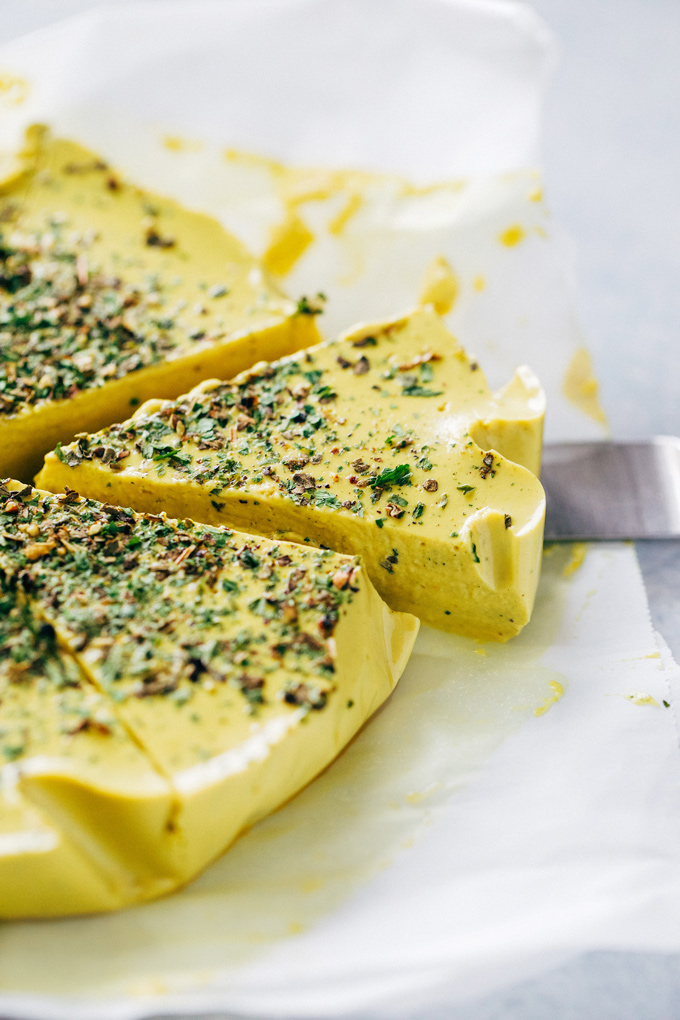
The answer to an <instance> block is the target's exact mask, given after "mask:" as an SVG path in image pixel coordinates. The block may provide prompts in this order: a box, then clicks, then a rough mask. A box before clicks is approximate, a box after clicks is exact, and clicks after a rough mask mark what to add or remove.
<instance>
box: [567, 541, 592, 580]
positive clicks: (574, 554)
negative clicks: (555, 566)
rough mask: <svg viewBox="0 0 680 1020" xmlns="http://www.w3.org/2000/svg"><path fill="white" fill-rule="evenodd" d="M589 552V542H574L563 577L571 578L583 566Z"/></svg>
mask: <svg viewBox="0 0 680 1020" xmlns="http://www.w3.org/2000/svg"><path fill="white" fill-rule="evenodd" d="M587 552H588V543H587V542H574V543H573V544H572V546H571V549H570V555H569V560H568V562H567V563H566V564H565V567H564V569H563V571H562V576H563V577H571V576H572V574H575V573H576V571H577V570H579V569H580V568H581V567H582V566H583V562H584V560H585V558H586V554H587Z"/></svg>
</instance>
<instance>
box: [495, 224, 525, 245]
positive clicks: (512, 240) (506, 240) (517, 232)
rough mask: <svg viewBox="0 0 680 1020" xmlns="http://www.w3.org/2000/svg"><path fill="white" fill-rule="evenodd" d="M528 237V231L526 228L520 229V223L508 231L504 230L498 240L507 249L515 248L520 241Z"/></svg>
mask: <svg viewBox="0 0 680 1020" xmlns="http://www.w3.org/2000/svg"><path fill="white" fill-rule="evenodd" d="M525 237H526V231H525V230H524V227H520V225H519V223H514V224H513V225H512V226H511V227H508V228H507V230H504V231H503V233H502V234H499V235H498V240H499V241H500V243H501V244H504V245H505V247H506V248H514V247H515V245H518V244H519V243H520V241H523V240H524V238H525Z"/></svg>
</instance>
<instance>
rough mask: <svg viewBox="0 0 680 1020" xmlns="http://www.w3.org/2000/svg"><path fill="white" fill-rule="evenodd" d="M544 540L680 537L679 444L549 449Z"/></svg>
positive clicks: (659, 441) (668, 439) (658, 440)
mask: <svg viewBox="0 0 680 1020" xmlns="http://www.w3.org/2000/svg"><path fill="white" fill-rule="evenodd" d="M541 482H542V483H543V486H544V488H545V490H546V498H547V514H546V522H545V538H546V541H560V540H562V541H568V540H587V539H592V540H594V541H606V540H608V539H611V540H616V539H619V540H620V539H627V538H635V539H645V538H680V439H676V438H675V437H674V436H654V438H652V439H645V440H640V441H633V442H592V443H554V444H548V445H546V446H545V448H544V451H543V467H542V469H541Z"/></svg>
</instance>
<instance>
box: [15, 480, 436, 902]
mask: <svg viewBox="0 0 680 1020" xmlns="http://www.w3.org/2000/svg"><path fill="white" fill-rule="evenodd" d="M9 488H10V489H11V490H12V492H19V491H20V490H21V488H22V487H21V485H19V484H18V483H9ZM74 499H75V498H74V497H54V496H51V495H49V494H46V493H41V492H40V491H39V490H33V492H32V493H30V494H24V495H22V496H17V497H16V499H15V500H12V499H9V501H8V500H7V499H6V498H0V514H2V513H3V511H4V510H5V508H6V507H8V509H7V512H6V513H5V514H4V518H3V519H4V520H5V525H4V528H5V534H11V535H12V536H16V537H15V538H14V539H13V540H9V539H5V542H4V544H0V566H1V567H2V575H3V577H4V578H6V579H11V578H16V579H18V581H19V583H18V584H17V585H16V586H14V585H10V587H9V588H7V590H6V591H5V598H7V597H9V598H10V600H11V599H14V602H13V603H12V605H13V608H11V610H10V611H9V616H6V618H5V621H4V624H3V625H4V626H9V627H10V630H11V633H10V634H9V638H8V639H7V640H6V642H5V644H4V646H3V648H2V650H0V917H4V918H8V917H36V916H51V915H58V914H68V913H82V912H91V911H101V910H112V909H116V908H118V907H121V906H125V905H129V904H132V903H137V902H142V901H145V900H148V899H151V898H154V897H157V896H159V895H162V894H164V893H167V892H169V891H171V890H172V889H175V888H177V887H178V886H180V885H182V884H184V883H185V882H187V881H189V880H190V879H191V878H192V877H193V876H194V875H195V874H196V873H197V872H198V871H200V870H201V869H203V868H204V867H205V866H206V865H207V864H208V863H210V861H211V860H213V859H214V858H215V857H216V856H218V855H219V854H220V853H222V852H223V851H224V849H225V848H226V847H227V846H228V845H229V844H230V843H231V842H233V840H234V839H236V838H237V836H238V835H239V834H240V833H242V832H243V831H244V830H245V829H247V828H248V827H250V826H251V825H253V824H254V823H255V822H256V821H258V820H259V819H260V818H262V817H263V816H264V815H266V814H268V813H269V812H271V811H273V810H274V809H276V808H277V807H278V806H280V805H281V804H282V803H283V802H285V801H286V800H288V799H289V798H290V797H291V796H293V795H294V794H295V793H296V792H297V791H298V790H299V789H300V788H301V787H303V786H304V785H306V784H307V783H308V782H309V781H310V780H311V779H312V778H314V776H315V775H316V774H317V773H318V772H320V771H321V770H322V769H323V768H324V767H325V766H326V765H328V763H329V762H331V761H332V760H333V758H335V757H336V755H337V754H338V753H339V752H340V751H341V750H342V748H343V747H344V745H345V744H346V743H347V742H348V741H349V740H350V739H351V737H352V736H353V735H354V734H355V733H356V732H357V730H358V729H359V728H360V727H361V726H362V725H363V723H364V722H365V721H366V719H367V718H368V717H369V716H370V715H371V714H372V713H373V712H374V711H375V709H376V708H377V707H378V706H379V705H380V704H381V703H382V702H383V701H384V699H385V698H386V697H387V696H388V695H389V693H390V692H391V690H392V689H393V687H394V685H395V683H396V681H397V679H398V678H399V676H400V674H401V672H402V671H403V669H404V666H405V664H406V661H407V659H408V656H409V654H410V651H411V648H412V646H413V643H414V641H415V637H416V634H417V630H418V621H417V620H415V619H413V618H412V617H409V616H406V615H404V614H395V613H393V612H391V611H390V610H389V609H388V608H387V607H386V606H385V605H384V603H383V602H382V601H381V600H380V598H379V597H378V595H377V594H376V592H375V590H374V589H373V587H372V585H371V584H370V581H369V580H368V578H367V576H366V574H365V571H364V569H363V567H362V566H361V565H360V564H359V563H358V562H357V561H356V559H354V558H350V557H346V556H338V555H336V554H333V553H330V552H323V551H320V550H317V549H309V548H302V547H299V546H295V545H291V544H288V543H282V542H277V543H272V542H269V541H267V540H266V539H262V538H257V539H254V538H252V537H251V536H248V535H244V534H239V533H235V532H226V533H225V532H224V529H214V528H204V527H201V526H194V525H193V524H192V523H189V524H186V525H184V524H181V523H177V522H173V521H167V522H166V518H165V517H164V516H163V517H160V518H154V519H153V520H152V521H151V522H149V523H147V522H145V521H143V520H140V519H139V518H135V519H134V521H132V523H131V525H130V527H127V526H126V527H127V530H126V531H125V535H124V540H123V541H122V542H121V547H120V548H118V551H117V552H116V551H115V547H116V546H117V543H118V542H119V539H117V538H116V534H115V528H114V525H115V522H116V521H120V518H119V517H117V516H116V514H118V513H119V512H118V511H116V509H115V508H106V507H101V506H100V505H98V504H95V503H94V502H92V501H90V502H88V501H84V500H77V499H75V502H74ZM17 505H18V509H17ZM83 522H84V523H83ZM111 522H113V524H112V523H111ZM116 527H118V528H120V524H119V525H116ZM112 528H113V531H112ZM152 528H156V529H158V534H159V535H161V538H160V539H159V540H158V541H156V540H155V538H154V539H153V541H152V544H151V545H150V546H149V547H148V548H146V547H144V546H143V545H142V546H140V544H139V542H137V539H136V536H137V537H138V536H140V535H141V536H142V537H143V538H145V540H146V538H148V535H149V534H150V530H149V529H152ZM109 532H110V534H109ZM119 533H120V532H119ZM154 534H155V532H154ZM49 536H52V537H51V538H50V537H49ZM163 536H167V537H163ZM177 536H179V537H177ZM133 539H134V540H135V541H133ZM180 540H181V543H183V544H180V545H179V546H177V548H178V549H182V550H183V551H184V554H185V555H184V557H183V558H178V556H177V555H176V552H175V546H174V544H173V543H175V542H176V541H180ZM218 540H219V542H220V543H222V544H221V545H220V547H219V548H220V550H221V551H220V553H219V556H218V558H217V560H216V561H214V560H213V561H211V563H212V565H208V566H206V567H205V568H203V567H202V564H203V563H204V562H205V563H206V564H207V563H208V560H205V559H204V558H201V550H202V549H204V548H205V549H207V550H209V549H210V548H211V545H210V543H214V542H216V541H218ZM188 542H191V545H188V544H187V543H188ZM93 543H94V544H93ZM97 543H100V544H97ZM48 546H52V548H47V547H48ZM135 549H136V550H137V551H136V552H135V553H134V556H133V559H134V562H132V561H127V560H126V566H125V567H124V568H123V567H122V566H121V567H120V568H119V567H118V566H117V565H116V564H117V563H118V560H116V556H118V557H119V558H125V557H127V556H128V555H129V554H130V552H131V551H134V550H135ZM97 550H99V552H97ZM140 550H141V551H140ZM197 550H198V552H197ZM244 550H247V552H248V555H249V556H250V557H256V559H257V563H255V564H254V565H253V561H252V559H251V560H249V561H247V562H246V561H245V560H244V559H243V557H244ZM102 557H106V558H105V559H102ZM192 557H198V558H194V559H192ZM98 562H99V563H101V569H100V570H99V571H98V570H97V564H98ZM112 564H113V565H112ZM216 564H217V565H216ZM107 572H108V574H107ZM100 574H101V575H102V576H101V577H100ZM105 574H106V575H107V576H108V577H110V578H111V580H110V581H106V579H105V578H104V579H102V578H103V577H104V575H105ZM26 575H27V576H29V577H30V578H31V579H32V580H29V581H28V582H25V581H23V580H22V578H23V577H24V576H26ZM145 579H146V580H145ZM114 582H115V583H114ZM3 583H4V582H3ZM97 586H99V588H103V590H104V591H108V592H109V593H110V595H109V596H106V595H104V596H101V595H100V596H99V597H98V598H97V601H96V602H93V601H92V597H93V596H92V592H93V591H94V592H96V591H98V590H99V588H98V587H97ZM131 586H132V587H131ZM3 590H4V589H3ZM119 590H120V591H122V592H124V593H127V594H125V600H126V601H125V603H118V602H117V598H118V596H117V594H116V593H117V592H118V591H119ZM281 591H283V592H290V593H291V594H290V596H289V597H288V602H290V603H293V602H295V604H296V606H297V609H296V614H297V615H296V616H295V619H293V620H291V621H288V620H286V619H284V620H283V621H282V618H281V612H282V610H281V608H280V607H281V605H282V603H281V596H280V595H277V598H278V601H275V600H273V593H279V592H281ZM324 591H329V592H340V591H342V597H341V596H340V595H338V596H337V599H340V602H339V603H338V604H339V609H338V619H337V623H335V625H334V627H332V628H331V631H332V636H330V637H327V638H326V637H324V635H325V634H327V633H329V631H328V630H320V629H319V628H320V627H321V623H322V622H323V621H322V620H321V618H322V615H323V614H324V613H325V612H327V609H325V608H324V607H325V606H326V604H329V605H330V604H335V603H334V602H333V600H331V602H330V603H327V600H326V596H324V594H323V593H324ZM8 592H9V596H8V595H7V593H8ZM134 592H137V594H136V595H134V594H133V595H131V594H130V593H134ZM12 593H13V594H12ZM55 593H56V594H58V597H57V599H56V601H55V599H54V595H55ZM268 597H269V598H268ZM337 599H336V601H337ZM295 600H297V601H295ZM325 600H326V601H325ZM7 604H8V603H7V602H5V603H3V605H4V607H5V610H6V609H7ZM287 604H288V603H286V605H287ZM89 605H91V606H92V612H91V613H89V612H86V613H83V606H89ZM121 605H123V606H124V605H129V606H130V607H131V612H130V613H128V614H127V615H126V616H125V619H126V620H127V621H128V622H126V623H124V626H123V628H122V629H116V627H117V625H116V627H114V628H113V629H111V628H112V626H113V625H112V624H109V623H108V622H107V621H109V620H114V621H115V620H118V619H119V617H118V616H117V615H116V614H117V613H118V612H119V610H120V608H121ZM163 605H165V609H164V608H163ZM270 607H271V608H270ZM159 612H160V613H161V615H162V618H163V619H164V620H165V621H166V624H167V625H163V626H162V627H158V626H156V627H155V629H154V630H153V632H152V633H151V632H149V633H146V632H145V631H144V620H145V618H146V616H147V615H149V614H151V616H154V614H156V616H154V619H156V618H157V615H158V613H159ZM27 613H28V615H29V616H30V620H34V621H35V624H34V625H35V626H38V624H40V623H41V621H42V626H43V627H47V628H48V633H56V637H57V640H58V642H59V644H58V647H56V648H55V649H54V650H53V651H50V652H49V654H48V655H47V656H46V657H45V659H44V661H42V660H41V662H40V664H39V665H34V666H32V667H30V668H29V667H28V666H27V664H26V663H24V662H23V661H22V660H21V657H19V658H18V659H17V656H16V655H15V656H13V655H12V647H13V642H14V638H13V637H12V634H13V633H15V632H17V633H18V629H19V627H20V625H21V624H22V622H25V620H26V614H27ZM22 614H23V615H22ZM97 614H99V615H98V616H97ZM261 614H264V615H261ZM14 617H16V626H14ZM93 619H98V623H97V626H96V627H95V628H94V630H91V629H89V628H90V623H91V621H92V620H93ZM320 621H321V622H320ZM51 628H53V630H52V629H51ZM246 633H247V634H249V635H250V638H249V641H250V643H248V642H247V641H246V643H245V644H244V640H245V639H244V636H243V635H244V634H246ZM315 635H316V637H315ZM284 638H285V640H286V642H288V644H289V645H290V647H291V648H294V647H295V648H297V647H298V646H297V645H296V644H295V642H297V641H298V640H299V641H301V642H302V644H301V645H300V648H301V650H300V651H299V652H295V656H297V658H295V656H293V659H291V658H290V656H291V655H293V653H292V652H289V651H287V650H286V648H287V645H286V644H285V643H284V644H283V645H278V644H277V642H280V641H281V640H283V639H284ZM303 639H304V640H303ZM140 642H141V644H140ZM272 642H273V645H272V644H271V643H272ZM310 642H311V644H310ZM274 646H275V647H274ZM144 647H148V652H147V653H146V656H147V657H146V658H143V659H142V661H141V664H142V672H140V660H139V655H138V654H137V653H136V651H135V650H136V649H139V650H140V651H143V648H144ZM187 648H189V649H191V651H190V652H186V651H185V650H186V649H187ZM222 648H223V649H224V651H221V650H220V649H222ZM239 648H242V649H245V650H244V651H238V649H239ZM310 648H311V649H312V651H311V652H309V651H305V649H310ZM215 649H217V651H215ZM277 649H278V650H277ZM183 650H184V651H183ZM310 655H311V658H310ZM187 656H190V657H189V658H187ZM210 656H212V658H210ZM319 656H323V657H324V659H323V661H324V662H327V663H328V664H330V666H329V668H330V667H332V671H328V670H327V669H326V667H324V668H323V670H322V671H321V673H320V672H319V668H320V667H319V666H318V665H317V663H318V662H320V661H321V660H320V658H319ZM201 658H202V659H203V660H204V661H206V662H208V664H209V666H208V668H204V667H201V669H199V671H198V674H196V673H195V671H194V672H192V671H191V669H189V667H190V666H191V664H192V663H194V662H197V661H200V660H201ZM144 661H149V662H150V667H149V668H151V669H152V670H153V672H152V675H150V676H146V677H145V678H144V679H140V678H141V677H144V672H143V663H144ZM182 663H184V664H185V665H184V666H182V665H181V664H182ZM187 664H188V665H187ZM173 669H174V670H175V675H174V681H173V683H171V684H170V686H169V689H168V691H167V692H158V693H153V694H151V693H150V694H148V695H146V696H143V697H140V696H139V692H140V690H143V686H144V684H146V683H147V682H149V681H152V680H156V681H158V680H163V682H165V680H167V678H168V676H169V675H170V674H171V673H172V670H173ZM187 669H189V671H188V672H187ZM177 670H179V672H177ZM242 671H244V672H245V675H247V676H251V677H252V676H254V675H257V676H259V677H260V678H262V679H263V687H262V689H263V691H264V699H263V700H262V702H261V703H260V702H257V700H255V701H251V700H250V699H247V698H245V697H244V694H243V692H242V690H241V689H239V687H238V684H236V686H235V685H234V683H233V682H232V680H233V679H236V680H238V677H239V675H240V674H241V672H242ZM320 676H321V679H320ZM164 678H165V679H164ZM299 683H303V684H305V685H306V688H305V690H306V689H309V690H316V689H317V688H318V690H322V691H323V692H324V697H325V704H322V706H321V707H319V708H314V707H311V706H310V704H309V703H306V702H305V701H304V700H301V701H297V702H293V703H289V702H288V701H286V700H285V699H284V698H283V697H282V695H283V694H284V693H285V691H286V690H288V689H289V688H290V685H291V684H293V685H296V684H299ZM295 689H297V688H295Z"/></svg>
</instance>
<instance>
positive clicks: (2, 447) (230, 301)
mask: <svg viewBox="0 0 680 1020" xmlns="http://www.w3.org/2000/svg"><path fill="white" fill-rule="evenodd" d="M0 170H3V168H0ZM0 212H2V218H3V222H1V223H0V234H1V235H2V237H3V238H6V239H9V240H11V241H13V242H14V243H16V244H18V245H20V246H22V247H25V248H30V247H31V245H32V244H34V243H37V244H38V245H39V246H40V248H41V250H42V254H41V255H40V256H39V257H36V256H35V255H34V256H32V257H33V258H35V259H36V262H35V264H36V265H37V268H38V270H39V271H41V272H42V271H47V273H48V275H49V273H50V272H51V268H50V266H51V265H52V263H53V261H54V258H53V256H54V252H55V251H56V250H57V249H56V247H55V246H58V247H59V250H60V251H64V250H66V251H68V252H72V253H73V255H74V256H76V257H77V259H78V261H76V262H74V269H73V272H80V273H81V274H82V273H84V274H85V279H86V280H87V278H88V277H89V278H90V279H94V278H97V277H99V278H102V277H103V278H107V279H114V278H118V279H120V280H122V282H123V285H124V286H125V287H127V288H138V290H139V293H140V300H139V301H138V303H137V304H136V305H135V307H134V308H132V309H129V310H128V311H127V313H126V314H125V315H124V321H125V322H126V323H129V325H130V329H131V330H132V331H133V333H135V335H136V337H137V340H138V341H139V343H137V341H136V342H135V346H133V347H131V348H130V349H129V350H128V351H126V354H134V351H135V350H138V349H140V348H143V347H144V341H145V340H148V338H149V334H150V333H154V332H156V333H157V334H158V333H160V334H161V335H162V336H163V337H164V338H166V337H167V339H168V343H169V349H168V351H167V353H166V355H165V356H164V357H163V358H161V359H160V360H156V361H155V362H153V363H146V362H145V363H144V364H143V366H142V367H130V366H131V362H130V363H129V365H128V367H129V370H127V368H123V369H121V371H120V372H119V374H118V377H116V375H115V374H114V375H113V376H112V375H106V374H102V373H100V372H99V371H97V372H95V375H94V377H93V378H92V379H90V381H89V382H88V385H87V387H86V388H82V389H80V391H79V392H77V393H75V394H72V395H71V396H70V397H69V398H68V399H63V398H60V399H53V398H52V397H51V396H50V394H49V393H46V394H44V395H41V396H40V397H39V398H38V399H35V398H32V399H31V400H27V402H26V403H24V404H23V405H22V406H21V407H19V408H13V409H11V412H9V411H7V410H6V409H5V410H3V405H2V404H1V403H0V477H1V476H3V475H10V476H13V477H18V478H22V479H24V480H29V479H30V477H32V475H33V474H34V473H35V471H37V470H38V468H39V466H40V463H41V461H42V457H43V455H44V454H45V452H46V451H47V450H49V449H52V448H53V447H54V446H55V445H56V443H57V442H58V441H62V442H64V441H69V440H70V439H72V438H73V436H74V435H75V434H76V433H77V432H79V431H82V430H85V429H87V430H94V429H97V428H100V427H102V426H103V425H105V424H108V423H109V422H112V421H118V420H120V419H122V418H125V417H126V416H127V415H128V414H129V413H130V412H131V409H132V408H134V407H135V406H137V405H138V404H139V403H140V402H142V401H144V400H146V399H148V398H149V397H158V396H163V397H173V396H176V395H177V394H179V393H182V392H184V391H185V390H186V389H187V387H188V386H190V385H193V384H194V383H197V382H199V381H200V380H202V379H206V378H209V377H210V376H214V375H220V376H222V377H226V376H229V375H233V374H234V373H236V372H240V371H242V370H243V369H245V368H246V367H248V366H249V365H252V364H253V363H254V362H255V361H257V360H259V359H261V358H275V357H281V356H282V355H284V354H287V353H290V352H291V351H295V350H298V349H300V348H301V347H305V346H307V345H309V344H310V343H315V342H316V341H317V340H318V338H319V337H318V333H317V331H316V328H315V324H314V319H313V317H312V316H309V315H298V314H296V305H295V303H293V302H291V301H289V300H288V299H287V298H286V297H285V296H284V295H283V294H282V293H281V291H280V290H278V288H277V287H276V286H275V285H274V284H273V283H272V282H271V281H270V280H269V279H268V278H267V277H266V274H264V273H263V271H262V269H261V267H260V266H259V264H258V263H257V262H256V261H255V259H254V258H253V257H252V256H251V255H250V254H249V253H248V252H247V251H246V250H245V249H244V247H243V246H242V244H241V243H240V241H238V240H237V239H236V238H235V237H233V236H231V235H230V234H228V233H227V232H226V231H225V230H224V229H223V228H222V227H221V226H220V224H219V223H217V221H216V220H214V219H212V218H211V217H209V216H206V215H203V214H201V213H197V212H192V211H189V210H187V209H184V208H183V207H182V206H180V205H179V204H178V203H176V202H174V201H172V200H170V199H166V198H163V197H161V196H158V195H155V194H152V193H150V192H147V191H142V190H141V189H139V188H137V187H135V186H134V185H133V184H130V183H127V182H126V181H125V180H124V179H123V178H122V177H121V175H120V174H118V172H117V171H116V170H115V169H112V168H111V167H108V166H106V164H105V163H103V162H102V161H101V160H100V159H99V158H98V157H97V156H96V155H95V154H94V153H92V152H90V151H89V150H87V149H84V148H83V147H82V146H79V145H76V144H75V143H73V142H69V141H65V140H62V139H52V138H51V137H50V136H49V134H48V133H46V132H44V131H42V130H40V129H35V128H34V129H32V130H31V131H30V132H29V135H28V141H27V145H26V149H25V151H24V152H23V153H22V154H20V157H19V158H18V159H17V160H15V161H13V162H12V164H11V165H8V166H7V167H5V168H4V176H3V177H2V178H1V179H0ZM37 278H38V274H37V272H34V281H35V280H36V279H37ZM87 288H88V284H87V283H86V284H85V286H84V291H85V294H87ZM22 297H23V292H20V293H19V294H16V295H13V294H7V293H4V292H3V291H2V290H1V289H0V312H1V311H2V310H3V309H4V308H7V307H8V306H12V305H13V304H15V303H16V301H17V300H18V299H20V298H22ZM159 321H160V322H161V323H168V322H170V323H171V325H170V326H168V327H167V328H166V327H165V326H163V328H160V329H159V328H157V326H156V323H157V322H159ZM1 331H2V325H1V323H0V332H1ZM192 337H193V339H192ZM2 348H3V345H2V343H1V342H0V386H2V383H3V379H6V378H7V377H6V375H5V374H4V373H5V371H6V369H7V365H6V364H3V362H4V358H3V356H2V354H3V349H2ZM79 348H80V352H79V353H80V355H81V356H82V357H83V358H84V359H85V361H87V358H88V356H89V355H88V351H89V350H90V341H89V338H88V335H87V332H85V333H82V334H80V339H79ZM95 360H96V359H95ZM39 374H40V373H39V372H38V373H37V375H39ZM42 392H43V391H41V393H42Z"/></svg>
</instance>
